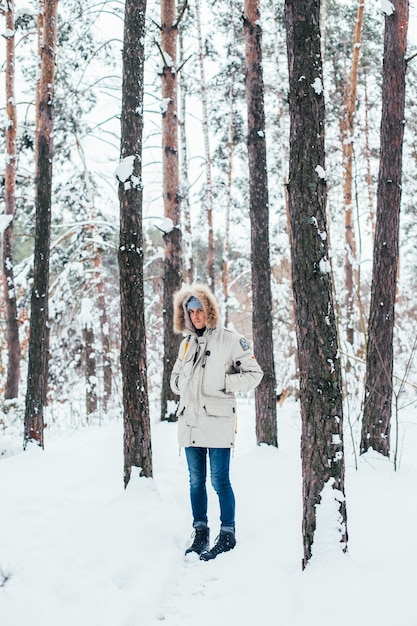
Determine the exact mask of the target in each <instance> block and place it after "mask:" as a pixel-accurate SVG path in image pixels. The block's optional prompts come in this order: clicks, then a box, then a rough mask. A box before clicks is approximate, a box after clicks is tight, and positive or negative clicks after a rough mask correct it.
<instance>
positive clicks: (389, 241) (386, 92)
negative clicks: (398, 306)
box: [360, 0, 409, 456]
mask: <svg viewBox="0 0 417 626" xmlns="http://www.w3.org/2000/svg"><path fill="white" fill-rule="evenodd" d="M390 6H391V7H392V12H389V13H387V14H386V16H385V35H384V61H383V68H382V80H383V82H382V116H381V149H380V166H379V175H378V193H377V209H376V229H375V243H374V257H373V271H372V288H371V306H370V313H369V324H368V343H367V354H366V380H365V401H364V411H363V422H362V434H361V445H360V448H361V452H362V453H363V452H366V451H367V450H368V449H369V448H373V449H374V450H376V451H377V452H380V453H381V454H383V455H385V456H389V451H390V430H391V406H392V382H393V378H392V376H393V333H394V310H395V298H396V287H397V272H398V259H399V217H400V207H401V184H402V152H403V137H404V108H405V74H406V58H405V54H406V48H407V30H408V16H409V3H408V0H395V1H394V2H393V3H390Z"/></svg>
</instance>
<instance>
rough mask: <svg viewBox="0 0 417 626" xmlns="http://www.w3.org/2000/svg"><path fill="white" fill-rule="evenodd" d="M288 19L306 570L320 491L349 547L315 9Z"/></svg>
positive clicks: (311, 3) (296, 7)
mask: <svg viewBox="0 0 417 626" xmlns="http://www.w3.org/2000/svg"><path fill="white" fill-rule="evenodd" d="M306 16H308V19H306ZM285 19H286V29H287V51H288V67H289V80H290V93H289V105H290V167H289V182H288V200H289V211H290V223H291V260H292V283H293V293H294V303H295V316H296V332H297V344H298V362H299V371H300V408H301V420H302V435H301V459H302V476H303V521H302V531H303V544H304V558H303V567H305V566H306V565H307V563H308V561H309V559H310V557H311V555H312V545H313V540H314V533H315V530H316V513H317V505H319V504H320V502H321V498H322V493H323V491H324V489H325V488H328V487H330V488H333V490H334V502H335V520H334V526H335V528H338V529H339V538H340V543H341V547H342V549H343V550H345V549H346V546H347V530H346V505H345V498H344V473H345V464H344V451H343V412H342V381H341V367H340V360H339V356H338V337H337V329H336V323H335V316H334V306H333V294H332V283H331V275H330V264H329V257H328V243H327V224H326V195H327V193H326V183H325V178H324V176H325V171H324V159H325V150H324V129H325V107H324V96H323V89H322V85H323V78H322V64H321V51H320V22H319V19H320V2H319V1H318V0H286V2H285Z"/></svg>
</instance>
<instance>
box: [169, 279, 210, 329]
mask: <svg viewBox="0 0 417 626" xmlns="http://www.w3.org/2000/svg"><path fill="white" fill-rule="evenodd" d="M192 296H194V297H195V298H198V300H200V302H201V304H202V305H203V309H204V313H205V314H206V328H208V329H214V328H216V327H217V326H219V325H220V311H219V307H218V304H217V300H216V298H215V297H214V295H213V293H212V292H211V290H210V288H209V287H208V286H207V285H202V284H199V283H193V284H192V285H184V287H182V288H181V289H180V290H179V291H177V292H176V293H175V294H174V332H175V333H177V334H181V333H184V332H193V333H195V328H194V326H193V324H192V323H191V320H190V315H189V313H188V311H187V302H188V300H189V299H190V298H191V297H192Z"/></svg>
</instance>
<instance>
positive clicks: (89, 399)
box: [81, 298, 98, 422]
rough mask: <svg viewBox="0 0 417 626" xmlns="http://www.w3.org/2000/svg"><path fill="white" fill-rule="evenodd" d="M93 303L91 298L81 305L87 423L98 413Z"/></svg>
mask: <svg viewBox="0 0 417 626" xmlns="http://www.w3.org/2000/svg"><path fill="white" fill-rule="evenodd" d="M91 305H92V302H91V301H90V299H89V298H84V299H83V301H82V304H81V307H82V308H81V316H82V320H83V341H84V355H85V369H84V373H85V400H86V402H85V404H86V414H87V422H88V421H89V418H90V415H91V414H92V413H95V412H96V411H97V406H98V400H97V359H96V353H97V350H96V346H95V340H94V328H93V319H92V310H91V309H92V307H91Z"/></svg>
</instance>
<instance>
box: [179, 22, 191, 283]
mask: <svg viewBox="0 0 417 626" xmlns="http://www.w3.org/2000/svg"><path fill="white" fill-rule="evenodd" d="M178 39H179V46H180V64H181V65H182V63H183V62H185V60H184V42H183V36H182V31H181V29H180V31H179V38H178ZM186 102H187V81H186V80H180V120H179V129H180V142H181V150H180V159H181V164H180V169H181V197H182V202H181V210H182V215H181V220H182V223H183V231H184V233H185V237H184V236H183V243H184V255H183V256H184V265H185V268H184V272H185V277H186V280H187V282H188V283H189V284H191V283H192V282H193V281H194V260H193V235H192V230H191V214H190V193H189V189H190V184H189V180H188V155H187V132H186V122H185V119H186V113H187V107H186Z"/></svg>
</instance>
